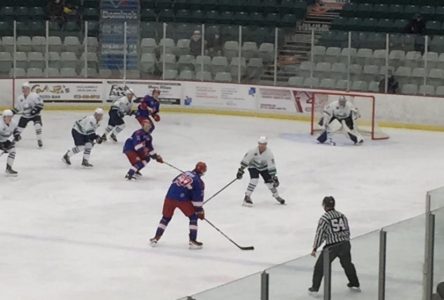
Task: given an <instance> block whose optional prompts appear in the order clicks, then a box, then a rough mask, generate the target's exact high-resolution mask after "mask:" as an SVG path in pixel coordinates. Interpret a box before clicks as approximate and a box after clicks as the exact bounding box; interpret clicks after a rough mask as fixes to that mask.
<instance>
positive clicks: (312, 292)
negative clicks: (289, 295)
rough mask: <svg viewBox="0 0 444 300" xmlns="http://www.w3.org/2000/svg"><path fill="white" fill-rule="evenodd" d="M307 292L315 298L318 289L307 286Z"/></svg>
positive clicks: (317, 294)
mask: <svg viewBox="0 0 444 300" xmlns="http://www.w3.org/2000/svg"><path fill="white" fill-rule="evenodd" d="M308 294H309V295H310V296H313V297H315V298H317V297H319V291H318V290H315V289H314V288H312V287H310V288H308Z"/></svg>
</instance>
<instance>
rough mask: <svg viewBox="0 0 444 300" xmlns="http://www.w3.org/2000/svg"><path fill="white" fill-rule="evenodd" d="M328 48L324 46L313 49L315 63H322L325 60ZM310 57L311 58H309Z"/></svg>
mask: <svg viewBox="0 0 444 300" xmlns="http://www.w3.org/2000/svg"><path fill="white" fill-rule="evenodd" d="M325 51H326V48H325V47H324V46H314V47H313V57H314V61H317V62H321V61H323V60H324V57H325ZM309 57H310V56H309Z"/></svg>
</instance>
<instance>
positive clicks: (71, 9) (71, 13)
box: [63, 2, 80, 25]
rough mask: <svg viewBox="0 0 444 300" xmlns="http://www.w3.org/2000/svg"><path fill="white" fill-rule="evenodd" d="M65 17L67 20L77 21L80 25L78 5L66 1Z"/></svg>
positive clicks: (64, 7)
mask: <svg viewBox="0 0 444 300" xmlns="http://www.w3.org/2000/svg"><path fill="white" fill-rule="evenodd" d="M63 18H64V20H65V22H66V21H75V22H77V24H78V25H80V12H79V9H78V7H77V6H75V5H74V4H72V3H68V2H65V5H64V6H63Z"/></svg>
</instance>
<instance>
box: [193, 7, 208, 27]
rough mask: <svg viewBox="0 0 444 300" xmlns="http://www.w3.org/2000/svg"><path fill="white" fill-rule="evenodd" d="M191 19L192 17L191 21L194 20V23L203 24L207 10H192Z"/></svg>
mask: <svg viewBox="0 0 444 300" xmlns="http://www.w3.org/2000/svg"><path fill="white" fill-rule="evenodd" d="M189 19H190V22H192V23H197V24H202V23H204V22H206V18H205V12H204V11H202V10H200V9H198V10H195V11H192V12H190V17H189ZM208 21H209V20H208Z"/></svg>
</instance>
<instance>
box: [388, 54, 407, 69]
mask: <svg viewBox="0 0 444 300" xmlns="http://www.w3.org/2000/svg"><path fill="white" fill-rule="evenodd" d="M404 60H405V52H404V51H403V50H392V51H390V54H389V65H390V66H394V67H397V66H399V65H400V62H401V61H404Z"/></svg>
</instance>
